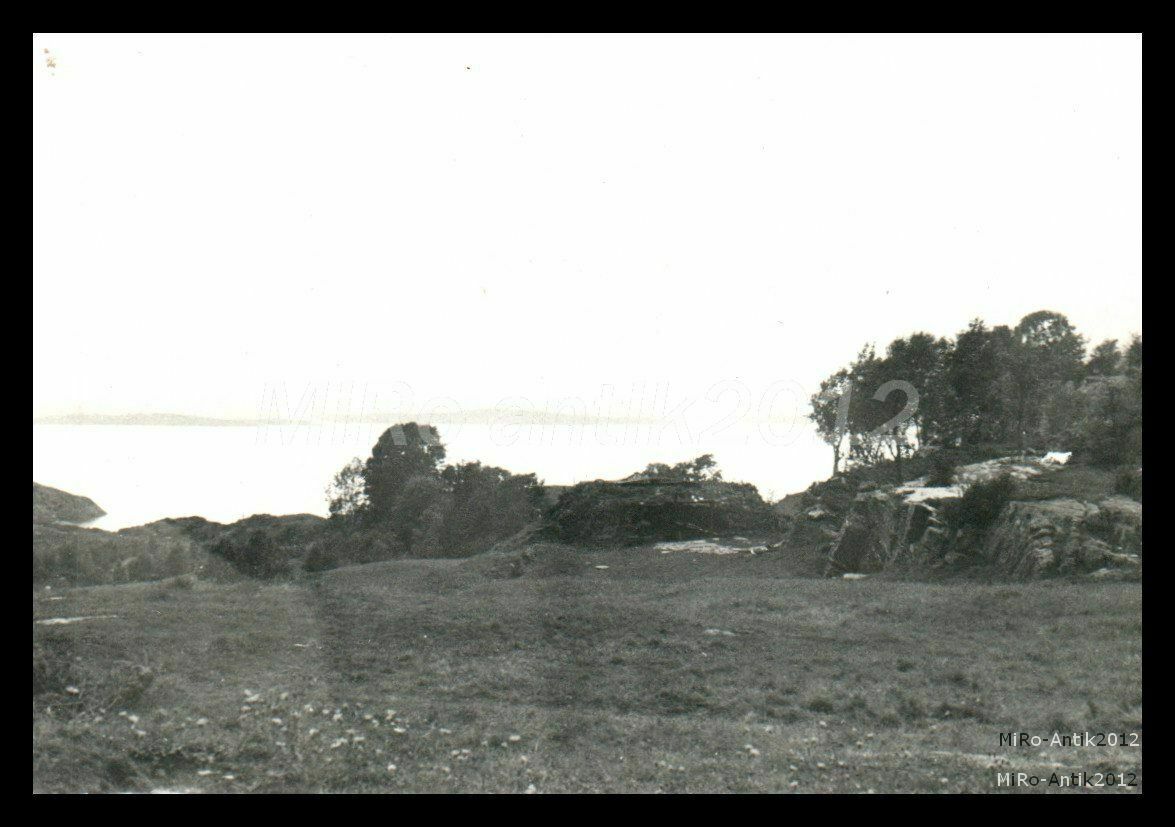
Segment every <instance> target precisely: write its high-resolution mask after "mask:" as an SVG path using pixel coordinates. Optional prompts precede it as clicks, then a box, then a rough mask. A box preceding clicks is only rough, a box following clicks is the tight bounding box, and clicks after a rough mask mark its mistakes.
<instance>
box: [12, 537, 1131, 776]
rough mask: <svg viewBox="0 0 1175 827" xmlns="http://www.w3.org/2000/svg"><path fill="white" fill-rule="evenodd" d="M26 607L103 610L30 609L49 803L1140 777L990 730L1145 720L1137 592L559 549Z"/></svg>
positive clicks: (106, 590)
mask: <svg viewBox="0 0 1175 827" xmlns="http://www.w3.org/2000/svg"><path fill="white" fill-rule="evenodd" d="M596 566H607V568H606V569H604V568H596ZM33 615H34V621H37V620H45V619H50V618H63V617H89V618H92V619H88V620H81V621H77V622H74V623H69V624H62V625H44V624H38V623H36V622H34V626H33V641H34V700H33V787H34V791H39V792H51V791H115V790H135V791H150V790H200V791H212V792H250V791H254V792H283V791H286V792H288V791H299V792H302V791H350V792H395V791H415V792H519V793H521V792H537V793H550V792H586V791H609V792H612V791H614V792H657V791H664V792H678V791H691V792H700V791H714V792H723V791H736V792H744V791H745V792H750V791H770V792H776V791H779V792H788V791H795V792H828V791H840V792H858V791H860V792H865V791H870V790H874V791H878V792H897V791H906V792H958V791H966V792H990V791H997V790H998V788H997V786H996V778H997V772H1017V771H1022V772H1026V773H1029V774H1035V775H1038V776H1041V777H1042V778H1044V779H1046V781H1047V779H1048V778H1049V776H1050V775H1051V774H1052V773H1054V772H1055V773H1058V774H1060V775H1066V774H1068V773H1071V772H1076V771H1083V770H1084V771H1088V772H1105V771H1115V772H1117V771H1128V772H1134V773H1138V780H1139V782H1140V783H1141V758H1140V754H1139V750H1138V749H1126V748H1100V749H1099V748H1084V749H1081V748H1061V747H1047V746H1046V747H1038V748H1028V747H1025V748H1010V747H1006V746H1005V747H1001V746H1000V744H999V735H1000V733H1003V732H1008V731H1016V732H1021V731H1023V732H1028V733H1032V734H1039V735H1047V734H1051V733H1052V732H1053V731H1054V730H1060V731H1063V732H1071V731H1084V730H1090V731H1112V732H1121V731H1128V732H1141V714H1142V712H1141V703H1142V699H1141V680H1140V671H1141V617H1140V593H1139V587H1138V584H1136V583H1111V582H1107V583H1092V582H1064V581H1052V582H1041V583H1033V584H979V583H972V582H954V583H935V584H926V583H911V582H901V581H897V580H887V579H881V578H871V579H867V580H860V581H845V580H821V579H814V578H804V577H795V576H793V575H792V573H791V572H790V571H789V569H788V566H787V565H786V564H785V563H783V562H781V561H780V559H779V557H778V555H775V554H766V555H759V556H756V557H737V558H736V557H723V558H716V557H706V556H699V555H659V554H656V553H654V552H653V551H651V550H648V549H643V550H635V551H625V552H620V551H615V552H580V553H574V552H570V551H567V550H560V549H558V548H547V549H539V550H538V551H536V553H535V554H534V556H533V557H532V559H530V560H523V559H522V558H521V557H520V556H518V555H514V556H503V555H486V556H482V557H479V558H472V559H469V560H463V561H453V560H444V561H424V560H402V561H394V562H388V563H379V564H372V565H368V566H359V567H352V568H345V569H339V570H335V571H332V572H327V573H324V574H321V575H315V576H312V577H306V578H304V579H300V580H297V581H294V582H287V583H271V584H265V583H259V582H245V583H235V584H211V583H202V582H201V583H192V582H191V581H190V580H179V581H173V582H164V583H144V584H132V585H123V586H100V587H91V588H76V589H71V590H66V591H57V590H54V591H44V590H42V591H38V592H36V593H35V594H34V601H33ZM1025 789H1026V790H1031V791H1043V790H1045V789H1048V788H1047V787H1046V786H1045V785H1044V784H1043V783H1042V785H1041V786H1040V787H1036V788H1025ZM1054 789H1056V788H1054ZM1135 789H1139V788H1135ZM1101 791H1103V792H1104V791H1109V790H1108V789H1104V788H1103V789H1102V790H1101Z"/></svg>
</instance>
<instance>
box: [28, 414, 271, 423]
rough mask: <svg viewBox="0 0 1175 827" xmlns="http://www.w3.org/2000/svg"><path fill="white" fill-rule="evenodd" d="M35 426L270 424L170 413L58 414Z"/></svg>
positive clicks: (39, 420) (36, 420) (40, 418)
mask: <svg viewBox="0 0 1175 827" xmlns="http://www.w3.org/2000/svg"><path fill="white" fill-rule="evenodd" d="M33 424H34V425H172V426H183V425H187V426H192V425H200V426H225V425H259V424H268V423H267V422H265V421H263V420H257V419H216V418H214V417H210V416H189V415H188V414H169V413H137V414H135V413H131V414H58V415H54V416H36V417H33Z"/></svg>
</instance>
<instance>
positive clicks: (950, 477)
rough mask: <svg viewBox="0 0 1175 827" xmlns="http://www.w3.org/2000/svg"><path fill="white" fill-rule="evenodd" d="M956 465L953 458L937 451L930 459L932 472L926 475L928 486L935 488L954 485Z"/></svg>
mask: <svg viewBox="0 0 1175 827" xmlns="http://www.w3.org/2000/svg"><path fill="white" fill-rule="evenodd" d="M954 483H955V464H954V462H953V461H952V460H951V457H950V456H949V455H947V454H946V453H943V452H942V451H936V452H935V453H934V454H933V455H932V456H931V457H930V470H929V471H928V472H927V473H926V484H927V485H932V486H935V487H938V486H947V485H954Z"/></svg>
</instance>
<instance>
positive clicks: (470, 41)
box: [33, 34, 1142, 417]
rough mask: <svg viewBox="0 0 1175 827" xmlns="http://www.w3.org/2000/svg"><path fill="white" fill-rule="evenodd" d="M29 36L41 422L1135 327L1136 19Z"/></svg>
mask: <svg viewBox="0 0 1175 827" xmlns="http://www.w3.org/2000/svg"><path fill="white" fill-rule="evenodd" d="M46 50H47V51H46ZM33 52H34V53H33V164H34V184H33V219H34V237H33V254H34V270H33V412H34V416H37V415H46V414H57V413H68V412H76V411H83V412H87V413H126V412H182V413H189V414H200V415H205V416H219V417H249V416H254V415H256V414H257V413H258V409H259V406H260V404H261V403H262V400H263V399H264V398H265V394H266V393H267V390H266V389H267V388H270V387H273V386H275V385H282V386H285V387H287V388H289V389H290V391H289V393H291V394H292V395H294V396H297V394H298V393H299V390H298V389H300V388H303V387H305V386H309V385H314V384H317V385H319V386H327V385H330V384H331V383H334V386H335V387H341V386H344V385H346V384H347V383H351V384H350V386H363V387H368V388H376V389H377V390H376V391H375V394H376V395H378V396H379V399H380V400H381V403H379V404H383V405H387V404H390V401H389V400H391V399H392V397H393V396H394V394H395V391H393V390H389V389H394V388H400V389H405V388H406V389H407V391H405V393H406V395H407V396H409V397H411V399H412V400H413V402H414V403H421V402H423V401H424V400H428V399H433V398H436V397H441V396H443V397H448V398H450V399H451V400H453V401H455V402H456V403H457V404H458V405H460V406H464V407H466V408H485V407H492V406H494V405H495V404H497V403H498V402H499V401H500V400H502V399H503V398H506V397H523V398H526V399H530V400H533V401H534V402H535V404H536V405H538V406H542V405H543V404H544V403H546V402H548V401H549V400H552V399H558V398H562V397H566V396H575V397H579V398H581V399H586V400H589V401H590V400H592V399H595V398H597V397H598V396H599V394H600V389H601V387H602V386H605V385H614V386H616V387H618V388H625V387H630V386H631V385H632V383H634V382H637V383H642V382H643V383H646V384H647V385H649V386H660V385H664V386H666V387H669V388H671V389H672V390H671V391H670V394H671V395H676V396H684V397H692V396H698V397H703V396H705V395H706V394H707V393H713V391H714V389H715V388H716V387H721V383H723V382H726V381H739V382H742V383H745V386H746V387H747V388H749V389H750V390H751V393H752V397H753V399H755V400H758V399H760V398H761V396H762V394H763V393H765V392H766V391H765V389H766V388H769V387H771V386H772V383H778V382H781V381H782V382H788V383H792V387H799V388H801V389H804V390H806V391H807V392H810V391H811V390H815V385H816V384H817V383H818V382H819V380H820V379H821V378H822V377H824V376H825V375H827V374H828V373H830V372H831V371H833V370H834V369H835V368H837V367H838V366H840V365H842V364H844V363H845V362H846V361H847V360H849V359H850V358H851V357H852V356H853V355H854V353H855V352H856V351H857V349H858V347H859V346H860V345H861V344H862V343H863V342H866V341H876V342H877V343H878V344H879V345H880V346H884V344H885V343H886V342H888V341H889V340H890V339H892V338H893V337H895V336H898V335H902V334H906V333H909V332H912V331H914V330H919V329H925V330H929V331H931V332H934V333H937V334H952V333H954V332H956V331H958V330H959V329H961V328H962V327H963V326H965V325H966V323H967V321H968V320H969V319H971V318H973V317H976V316H980V317H983V318H985V319H986V320H988V322H989V323H992V324H1000V323H1006V324H1014V323H1015V322H1016V321H1017V320H1018V319H1019V318H1020V317H1021V316H1023V315H1024V314H1026V313H1028V312H1031V311H1033V310H1037V309H1041V308H1050V309H1055V310H1059V311H1062V312H1064V313H1066V314H1068V315H1069V317H1070V318H1071V320H1072V321H1073V322H1074V323H1075V324H1076V325H1077V326H1078V328H1079V329H1080V330H1081V331H1082V332H1083V333H1085V334H1086V335H1087V336H1088V337H1089V338H1091V339H1093V340H1095V341H1096V340H1100V339H1102V338H1105V337H1118V338H1125V337H1127V336H1128V335H1129V334H1130V333H1132V332H1135V331H1140V330H1141V325H1142V322H1141V294H1142V286H1141V232H1142V230H1141V218H1142V217H1141V204H1140V200H1141V162H1142V158H1141V119H1142V112H1141V38H1140V37H1137V36H1103V37H1062V36H1056V37H1026V36H1017V37H926V36H916V37H734V36H723V37H635V36H620V37H538V36H519V37H399V36H371V37H367V36H363V37H253V36H221V37H212V36H204V37H177V36H140V35H135V36H71V35H52V34H45V35H37V36H35V37H34V39H33ZM753 407H754V406H753ZM756 409H757V408H756Z"/></svg>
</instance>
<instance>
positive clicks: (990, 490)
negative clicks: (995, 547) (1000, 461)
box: [945, 474, 1016, 533]
mask: <svg viewBox="0 0 1175 827" xmlns="http://www.w3.org/2000/svg"><path fill="white" fill-rule="evenodd" d="M1015 492H1016V482H1015V480H1013V479H1012V478H1011V477H1010V476H1008V475H1007V474H1001V475H1000V476H998V477H994V478H992V479H990V480H985V481H982V482H976V483H973V484H971V485H970V486H968V487H967V490H966V491H964V492H963V496H962V497H960V498H959V499H957V500H953V501H951V502H950V503H948V504H947V506H946V508H945V512H946V522H947V525H948V526H949V527H950V528H951V530H952V531H953V532H955V533H959V532H964V531H965V532H968V533H971V532H975V533H982V532H984V531H987V529H988V528H990V527H991V525H992V523H994V522H995V520H996V517H998V516H999V513H1000V511H1002V510H1003V508H1004V506H1005V505H1007V504H1008V502H1009V501H1010V500H1011V499H1012V496H1013V495H1014V494H1015Z"/></svg>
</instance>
